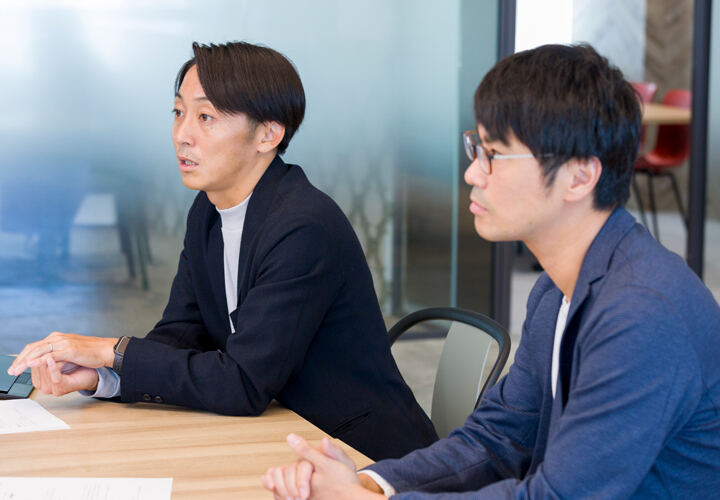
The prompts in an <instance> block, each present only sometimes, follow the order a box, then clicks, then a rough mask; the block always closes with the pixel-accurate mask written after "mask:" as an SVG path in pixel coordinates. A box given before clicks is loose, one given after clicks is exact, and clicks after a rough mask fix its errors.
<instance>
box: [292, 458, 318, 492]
mask: <svg viewBox="0 0 720 500" xmlns="http://www.w3.org/2000/svg"><path fill="white" fill-rule="evenodd" d="M313 470H314V467H313V465H312V464H311V463H310V462H308V461H307V460H301V461H300V463H299V464H298V466H297V471H296V472H295V485H296V487H297V491H298V494H299V495H300V498H302V499H303V500H306V499H308V498H310V478H311V477H312V473H313Z"/></svg>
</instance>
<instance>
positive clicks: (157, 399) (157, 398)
mask: <svg viewBox="0 0 720 500" xmlns="http://www.w3.org/2000/svg"><path fill="white" fill-rule="evenodd" d="M153 401H155V402H156V403H162V402H163V398H161V397H160V396H155V397H154V398H153Z"/></svg>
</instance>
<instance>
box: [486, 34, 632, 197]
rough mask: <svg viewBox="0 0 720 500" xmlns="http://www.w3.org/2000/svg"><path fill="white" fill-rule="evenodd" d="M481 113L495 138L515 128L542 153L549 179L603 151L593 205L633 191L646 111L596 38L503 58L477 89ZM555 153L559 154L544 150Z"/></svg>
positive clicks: (503, 137)
mask: <svg viewBox="0 0 720 500" xmlns="http://www.w3.org/2000/svg"><path fill="white" fill-rule="evenodd" d="M475 119H476V121H477V123H479V124H480V125H482V126H483V127H484V128H485V130H486V131H487V133H488V135H489V136H490V138H492V139H493V140H499V141H501V142H503V143H505V144H507V140H508V133H509V132H512V133H513V134H514V135H515V137H517V138H518V140H520V142H522V143H523V144H525V145H526V146H527V147H528V148H529V149H530V151H532V153H533V154H534V155H535V156H536V157H537V158H538V161H539V162H540V164H541V166H542V168H543V176H544V178H545V180H546V182H547V185H548V186H550V185H552V183H553V181H554V179H555V174H556V173H557V170H558V168H559V167H560V166H561V165H562V164H563V163H565V162H567V161H568V160H570V159H572V158H576V159H587V158H590V157H592V156H595V157H597V158H598V159H599V160H600V163H601V164H602V174H601V176H600V179H599V181H598V184H597V186H596V187H595V192H594V198H593V206H594V207H595V208H596V209H599V210H604V209H611V208H614V207H616V206H621V205H623V204H624V203H625V202H626V201H627V200H628V197H629V196H630V180H631V177H632V173H633V168H634V165H635V159H636V157H637V153H638V146H639V140H640V130H641V121H642V115H641V112H640V104H639V99H638V95H637V93H636V91H635V90H634V89H633V87H632V85H630V83H628V82H627V81H626V80H625V79H624V78H623V75H622V72H621V71H620V70H619V69H617V68H616V67H614V66H611V65H610V63H609V62H608V60H607V59H606V58H605V57H602V56H601V55H599V54H598V53H597V52H596V51H595V49H593V48H592V47H591V46H589V45H543V46H541V47H537V48H535V49H532V50H526V51H523V52H518V53H516V54H513V55H511V56H509V57H507V58H505V59H503V60H501V61H500V62H498V63H497V64H496V65H495V66H494V67H493V68H492V69H491V70H490V71H489V72H488V73H487V75H486V76H485V78H483V80H482V82H480V85H479V86H478V88H477V90H476V91H475ZM543 155H552V156H543Z"/></svg>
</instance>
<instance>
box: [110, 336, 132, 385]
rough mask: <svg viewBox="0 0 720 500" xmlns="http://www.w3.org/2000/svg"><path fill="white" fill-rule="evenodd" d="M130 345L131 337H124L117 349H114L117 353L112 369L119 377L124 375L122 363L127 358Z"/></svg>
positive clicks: (117, 344) (121, 338)
mask: <svg viewBox="0 0 720 500" xmlns="http://www.w3.org/2000/svg"><path fill="white" fill-rule="evenodd" d="M129 343H130V337H127V336H122V337H120V338H119V339H118V341H117V343H116V344H115V347H113V352H115V358H114V359H113V366H112V369H113V371H114V372H115V373H117V374H118V375H120V374H121V373H122V363H123V358H124V357H125V349H127V345H128V344H129Z"/></svg>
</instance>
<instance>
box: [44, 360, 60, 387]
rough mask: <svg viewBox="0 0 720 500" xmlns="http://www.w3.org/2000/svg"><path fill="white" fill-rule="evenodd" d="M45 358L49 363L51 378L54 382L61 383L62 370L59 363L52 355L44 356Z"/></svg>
mask: <svg viewBox="0 0 720 500" xmlns="http://www.w3.org/2000/svg"><path fill="white" fill-rule="evenodd" d="M44 360H45V362H46V363H47V367H48V372H49V373H50V380H52V383H53V384H59V383H60V382H61V381H62V373H61V372H60V368H59V367H58V364H57V363H56V362H55V360H54V359H53V357H52V355H47V356H46V357H44Z"/></svg>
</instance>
